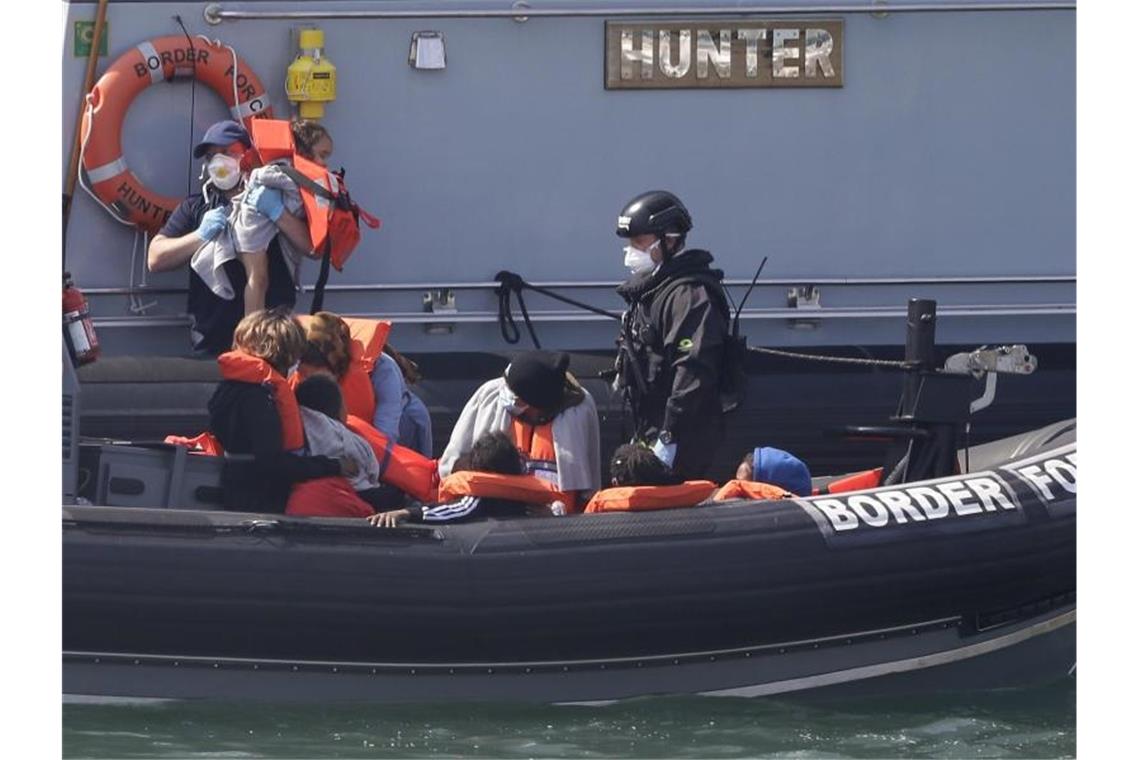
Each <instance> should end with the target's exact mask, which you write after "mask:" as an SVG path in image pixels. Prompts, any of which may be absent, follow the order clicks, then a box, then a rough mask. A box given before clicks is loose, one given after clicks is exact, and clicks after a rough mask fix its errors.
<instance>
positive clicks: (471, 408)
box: [439, 351, 601, 512]
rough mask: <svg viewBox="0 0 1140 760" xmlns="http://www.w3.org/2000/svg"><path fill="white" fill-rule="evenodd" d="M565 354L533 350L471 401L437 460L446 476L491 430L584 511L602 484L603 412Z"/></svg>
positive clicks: (571, 507) (570, 504)
mask: <svg viewBox="0 0 1140 760" xmlns="http://www.w3.org/2000/svg"><path fill="white" fill-rule="evenodd" d="M569 365H570V357H569V356H568V355H567V354H564V353H550V352H546V351H530V352H528V353H525V354H522V355H520V356H518V357H516V358H515V359H514V360H513V361H512V362H511V363H510V364H509V365H508V366H507V369H506V371H505V372H504V373H503V377H500V378H496V379H494V380H489V381H487V382H486V383H483V385H481V386H480V387H479V388H478V390H476V391H475V393H474V394H473V395H472V396H471V398H470V399H469V400H468V401H467V404H466V406H464V407H463V411H462V412H461V413H460V415H459V420H458V421H457V422H456V423H455V428H454V429H453V430H452V432H451V440H449V441H448V443H447V448H446V449H444V452H443V456H441V457H440V459H439V473H440V476H441V477H445V476H447V475H449V474H450V473H451V472H452V471H453V470H454V468H455V462H456V460H457V459H459V457H460V456H461V455H463V454H464V453H466V452H467V451H470V450H471V448H472V446H473V445H474V443H475V441H476V440H478V439H479V437H480V436H482V435H484V434H485V433H488V432H496V431H497V432H503V433H507V434H508V435H509V436H510V437H511V438H512V439H513V440H514V442H515V446H517V447H518V449H519V450H520V451H521V452H522V453H523V456H524V458H525V462H526V471H527V472H528V473H531V474H533V475H537V476H539V477H541V478H545V479H547V480H549V481H550V482H551V483H553V484H554V485H555V486H556V487H557V488H558V490H559V491H561V492H563V493H564V494H566V495H567V497H569V499H570V502H568V503H567V505H566V507H567V510H568V511H570V512H581V511H582V505H583V504H584V503H585V498H584V497H585V496H587V495H588V492H593V491H596V490H597V489H598V487H599V486H600V485H601V477H600V473H601V453H600V448H601V446H600V442H599V433H598V410H597V407H596V406H595V405H594V399H593V397H592V396H590V393H589V391H587V390H586V389H585V388H583V387H582V386H581V385H579V384H578V382H577V381H576V380H575V379H574V378H573V376H572V375H570V373H569V372H567V371H566V370H567V367H568V366H569Z"/></svg>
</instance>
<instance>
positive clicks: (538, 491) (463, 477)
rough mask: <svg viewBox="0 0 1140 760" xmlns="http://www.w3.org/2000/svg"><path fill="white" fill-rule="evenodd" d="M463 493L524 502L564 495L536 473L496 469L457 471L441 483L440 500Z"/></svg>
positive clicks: (547, 501) (544, 500)
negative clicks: (492, 470) (505, 472)
mask: <svg viewBox="0 0 1140 760" xmlns="http://www.w3.org/2000/svg"><path fill="white" fill-rule="evenodd" d="M461 496H482V497H484V498H487V499H509V500H511V501H521V502H523V503H524V504H549V503H551V502H553V501H556V500H559V499H561V498H562V494H560V493H559V492H558V491H557V490H556V489H555V487H554V486H553V485H551V484H550V483H547V482H546V481H545V480H543V479H542V478H536V477H535V476H533V475H499V474H497V473H493V472H471V471H466V470H465V471H463V472H453V473H451V474H450V475H448V476H447V477H446V478H444V479H443V480H442V481H441V482H440V484H439V501H441V502H446V501H452V500H454V499H458V498H459V497H461Z"/></svg>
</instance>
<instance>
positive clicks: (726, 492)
mask: <svg viewBox="0 0 1140 760" xmlns="http://www.w3.org/2000/svg"><path fill="white" fill-rule="evenodd" d="M791 495H792V494H791V492H789V491H786V490H784V489H783V488H780V486H774V485H772V484H771V483H760V482H758V481H755V480H730V481H728V482H727V483H725V484H724V485H723V486H721V487H720V490H719V491H717V492H716V496H714V497H713V501H728V500H729V499H761V500H762V499H785V498H788V497H790V496H791Z"/></svg>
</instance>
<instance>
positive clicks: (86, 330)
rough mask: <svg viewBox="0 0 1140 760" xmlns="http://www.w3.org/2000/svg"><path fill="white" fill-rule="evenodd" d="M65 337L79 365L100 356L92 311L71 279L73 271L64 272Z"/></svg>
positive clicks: (72, 355) (73, 359)
mask: <svg viewBox="0 0 1140 760" xmlns="http://www.w3.org/2000/svg"><path fill="white" fill-rule="evenodd" d="M63 339H64V342H66V344H67V350H68V353H70V354H71V359H72V361H74V362H75V364H76V365H77V366H78V365H81V364H88V363H89V362H93V361H95V359H97V358H98V357H99V339H98V338H96V337H95V326H94V325H92V324H91V311H90V310H89V309H88V308H87V299H86V298H84V297H83V293H81V292H80V290H79V288H77V287H75V283H73V282H72V281H71V272H64V273H63Z"/></svg>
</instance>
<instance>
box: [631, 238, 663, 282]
mask: <svg viewBox="0 0 1140 760" xmlns="http://www.w3.org/2000/svg"><path fill="white" fill-rule="evenodd" d="M659 245H661V241H660V240H658V241H656V242H655V243H653V245H651V246H649V248H647V249H646V250H644V251H643V250H641V249H640V248H634V247H633V246H632V245H627V246H626V247H625V248H623V249H622V250H624V251H625V266H626V268H627V269H629V271H631V272H633V273H634V274H641V273H642V272H648V271H649V270H650V269H653V267H655V266H657V262H655V261H654V260H653V256H652V255H650V253H649V252H650V251H652V250H653V249H654V248H656V247H658V246H659Z"/></svg>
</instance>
